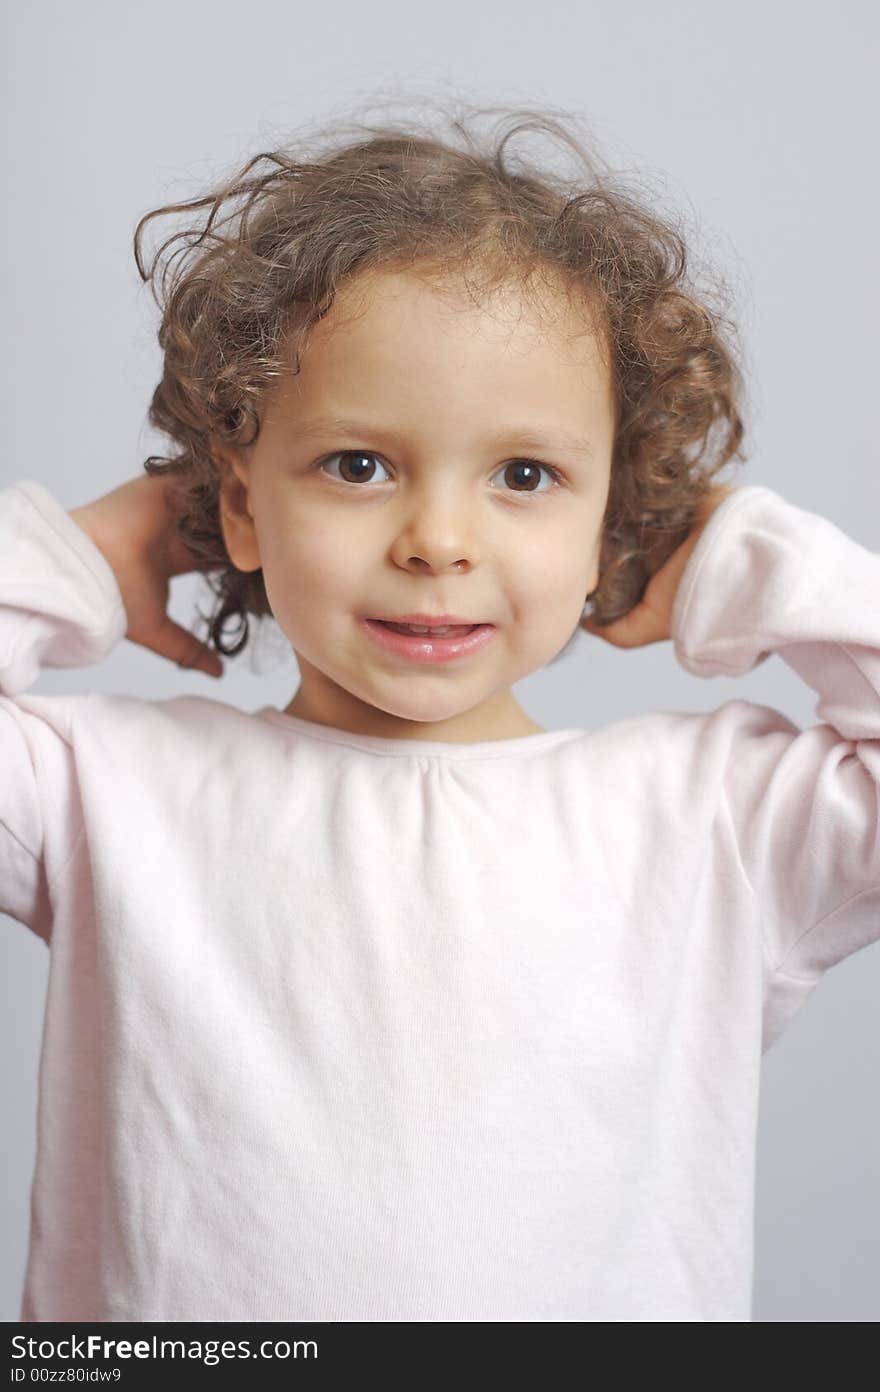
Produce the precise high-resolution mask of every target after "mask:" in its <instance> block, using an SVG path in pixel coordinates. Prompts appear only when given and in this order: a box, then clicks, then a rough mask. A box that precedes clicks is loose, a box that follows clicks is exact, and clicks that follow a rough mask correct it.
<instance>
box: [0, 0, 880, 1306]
mask: <svg viewBox="0 0 880 1392" xmlns="http://www.w3.org/2000/svg"><path fill="white" fill-rule="evenodd" d="M7 14H8V15H9V16H10V17H9V18H8V19H7V20H6V25H5V28H6V33H5V39H6V43H5V45H4V47H5V57H4V59H3V60H2V61H3V64H4V69H5V71H4V73H3V77H4V82H3V96H2V102H3V107H4V111H3V115H4V118H5V120H4V129H5V131H6V140H5V145H4V150H3V188H4V191H5V194H6V199H5V217H4V220H3V227H2V237H3V241H4V246H3V257H2V266H3V275H2V285H3V295H4V311H5V312H4V323H5V325H6V331H5V333H4V335H3V375H4V415H5V419H6V422H7V438H6V446H5V449H4V453H3V458H2V463H0V484H2V485H4V486H5V485H6V484H9V483H11V482H14V481H15V480H17V479H20V478H34V479H37V480H39V481H41V482H42V483H44V484H45V485H46V486H47V487H48V488H49V489H50V490H52V492H53V493H54V494H55V496H56V497H57V498H58V499H59V500H60V501H61V502H62V503H63V504H64V506H66V507H68V508H71V507H75V506H77V505H79V504H82V503H84V502H87V501H89V500H90V499H92V498H94V497H96V496H98V495H99V494H100V493H103V492H106V491H107V490H108V489H110V488H111V487H114V486H115V485H116V484H118V483H121V482H122V481H123V480H124V479H126V478H128V477H131V476H132V475H134V474H136V473H138V472H139V471H140V469H141V462H142V460H143V459H144V458H145V457H146V455H147V454H149V453H150V452H153V451H157V452H161V451H162V449H163V445H164V442H163V440H162V438H161V437H159V436H158V435H155V434H153V433H152V432H150V431H149V430H148V429H147V427H146V425H145V414H146V408H147V404H148V400H149V396H150V393H151V391H152V389H153V386H154V384H155V382H156V380H157V379H158V376H159V371H160V354H159V348H158V344H157V343H156V340H155V328H156V311H155V308H154V305H153V301H152V299H151V297H150V296H149V293H148V291H147V289H146V288H145V287H142V286H141V283H140V280H139V278H138V276H137V272H136V269H135V265H134V260H133V257H132V252H131V238H132V235H133V231H134V226H135V224H136V222H137V219H138V217H139V216H141V214H143V213H144V212H146V211H147V210H148V209H149V208H152V207H155V206H158V205H159V204H160V203H163V202H172V201H174V200H182V199H184V198H187V197H192V196H195V195H196V194H197V193H199V192H201V190H202V186H203V184H204V183H206V182H207V181H208V180H209V179H211V178H212V177H213V176H214V175H216V174H217V173H218V172H220V171H225V170H227V169H228V168H230V167H231V166H232V165H237V164H238V163H243V162H244V160H245V159H246V158H247V157H248V156H249V155H251V154H256V153H257V152H258V151H259V150H262V149H268V148H271V147H272V145H273V144H274V143H280V142H281V141H283V140H284V139H285V137H286V135H288V134H292V133H294V132H295V131H296V129H297V126H298V123H300V122H308V123H312V122H314V121H315V120H322V119H323V118H324V117H326V116H329V115H332V114H337V113H339V112H340V111H341V112H342V113H343V114H344V112H345V109H347V107H348V105H349V104H350V103H352V102H356V101H357V100H358V99H361V98H362V99H367V98H369V97H371V96H372V97H380V98H381V97H386V96H387V97H391V98H404V99H407V100H410V101H412V102H414V103H416V104H417V103H418V101H419V99H420V98H426V99H429V100H432V101H438V100H439V101H443V100H445V99H452V100H455V99H461V100H464V101H468V102H476V103H479V104H498V103H501V104H504V105H506V106H516V105H519V104H521V103H545V104H549V105H551V106H557V107H561V108H564V109H571V110H573V111H575V112H577V113H578V114H579V115H580V116H581V117H582V118H583V119H584V120H586V121H587V122H588V123H589V125H590V128H591V129H592V131H593V132H594V134H595V137H596V139H597V141H598V143H599V146H600V149H601V151H602V152H603V153H604V155H605V158H606V159H607V160H608V161H609V162H610V163H611V164H612V165H614V166H615V167H616V168H620V169H624V170H627V171H631V172H632V173H637V172H638V171H645V173H646V175H647V177H648V178H649V179H650V181H651V184H652V187H653V188H654V190H655V194H656V196H657V197H658V199H659V200H661V201H662V202H663V206H665V207H667V208H675V209H678V210H679V211H680V212H682V213H683V215H684V216H686V217H687V218H688V219H689V220H690V223H691V225H692V236H693V238H694V241H695V244H697V245H698V246H699V247H701V248H702V250H703V251H704V252H705V253H706V254H707V255H708V256H709V257H710V258H711V260H712V262H713V263H714V264H715V265H716V266H717V267H718V268H719V269H720V270H721V271H722V273H723V274H724V275H725V276H726V278H727V279H728V281H729V283H730V284H731V286H732V287H733V290H734V292H735V296H736V309H737V314H738V319H739V323H740V326H741V333H742V336H743V340H744V343H745V346H746V351H747V361H746V367H747V373H748V380H749V389H750V398H749V403H748V416H747V423H748V427H749V440H748V444H749V452H750V460H749V462H748V463H747V464H746V466H745V467H743V468H740V469H739V470H738V472H737V473H736V475H735V481H736V482H740V483H746V482H756V483H766V484H768V485H770V486H771V487H773V488H775V489H777V490H778V491H780V492H781V493H783V494H784V495H785V496H786V497H788V498H790V499H791V500H792V501H793V502H795V503H797V504H799V505H800V506H802V507H805V508H808V509H810V510H812V511H815V512H819V513H821V514H823V515H824V516H826V517H828V518H830V519H831V520H832V521H833V522H835V523H836V524H837V525H838V526H840V527H841V528H843V529H844V530H845V531H846V532H848V533H849V535H850V536H852V537H853V538H855V539H856V540H858V541H860V542H861V543H862V544H863V545H865V546H867V547H869V548H870V549H872V550H875V551H880V524H878V512H877V502H878V491H877V451H876V427H875V420H874V414H875V403H876V399H877V395H876V393H877V387H876V376H877V367H878V355H877V351H876V347H875V339H876V323H877V312H878V296H877V245H878V223H877V185H876V144H877V134H878V132H877V122H876V106H875V91H876V74H875V68H876V55H877V39H878V32H877V30H878V21H877V18H876V16H877V10H876V7H875V6H869V5H868V4H867V3H865V4H858V3H853V2H852V0H844V3H837V4H834V5H830V4H828V5H817V4H810V3H806V4H805V3H797V4H795V3H779V4H768V3H766V0H763V2H762V3H760V4H758V3H755V0H740V2H739V3H738V4H737V5H736V6H735V7H734V8H733V9H731V7H730V5H729V4H726V3H725V4H721V3H706V0H702V2H701V3H688V4H683V3H681V2H680V0H679V3H672V4H671V5H669V4H668V5H657V4H652V3H648V0H629V3H627V4H626V5H621V4H620V3H619V0H602V3H596V0H580V3H579V4H577V5H572V4H571V3H570V0H545V2H544V3H541V4H539V5H533V4H524V3H519V2H518V0H483V3H482V4H480V5H474V4H473V3H467V4H462V3H461V0H444V4H443V6H442V7H441V8H439V9H432V8H430V7H429V8H425V9H421V10H420V9H419V8H418V7H414V6H412V5H409V4H406V5H404V4H400V5H398V4H392V3H388V0H374V3H373V4H371V5H368V6H364V5H361V4H353V3H351V0H337V3H336V4H334V5H333V6H327V7H318V9H317V10H316V9H314V8H313V7H311V6H309V7H306V6H304V5H294V4H291V3H290V0H284V2H283V3H281V2H280V0H278V2H277V3H276V2H275V0H250V3H248V4H247V5H246V6H244V7H242V6H240V5H237V4H235V5H234V4H231V3H227V0H211V3H207V0H206V2H205V3H180V0H175V3H173V4H169V3H168V0H153V2H152V3H151V4H149V5H148V6H145V7H140V6H137V7H136V6H134V5H128V4H122V5H115V4H112V3H97V0H91V2H90V3H88V2H87V3H79V4H77V5H76V6H69V5H66V4H62V3H58V2H57V0H56V3H51V4H47V3H42V4H41V3H35V4H33V5H32V6H30V7H28V8H26V9H25V8H22V7H17V12H16V14H15V17H14V19H13V18H12V17H11V11H7ZM398 110H399V107H398ZM523 148H524V149H525V148H526V147H525V146H524V147H523ZM533 148H534V147H533ZM156 226H157V224H154V225H153V233H152V239H151V240H149V241H148V248H152V247H153V246H154V245H156V240H155V238H156V235H157V234H156V232H155V229H156ZM158 226H159V231H160V232H164V235H166V236H167V235H169V233H170V231H171V230H173V229H172V227H171V226H169V225H168V224H167V223H165V222H160V223H159V224H158ZM196 599H201V601H202V603H203V605H204V602H205V600H206V599H207V594H206V593H205V592H204V590H203V589H202V582H201V581H199V580H198V579H197V578H196V577H180V578H179V579H178V580H175V581H174V582H173V586H172V603H171V610H172V613H173V615H174V617H175V618H176V619H177V620H178V621H179V622H182V623H191V622H192V619H193V606H194V603H195V601H196ZM852 600H853V603H854V604H856V603H857V602H858V596H857V595H853V596H852ZM272 627H273V625H269V626H268V627H267V630H266V633H267V638H268V639H271V637H272V632H271V629H272ZM275 633H276V635H277V633H278V630H277V629H275ZM271 650H272V644H271V643H269V644H268V645H267V647H266V648H265V651H266V652H271ZM288 652H289V649H288ZM209 680H210V679H209V678H207V677H204V676H201V675H199V674H197V673H181V672H179V671H178V670H177V669H176V668H174V667H172V666H171V665H170V664H167V663H163V661H162V660H161V659H160V658H158V657H156V656H154V655H153V654H151V653H148V652H146V651H145V650H144V649H141V648H139V647H136V646H134V645H133V644H131V643H129V642H126V641H123V642H122V643H121V644H120V645H119V647H118V648H117V649H116V650H115V651H114V652H113V653H112V654H111V656H110V657H109V658H108V659H107V661H106V662H104V663H103V664H102V665H101V666H100V667H96V668H91V669H86V670H78V671H47V672H45V673H44V674H43V675H42V676H41V677H40V679H39V681H38V682H37V683H36V685H35V687H34V688H33V690H34V691H35V692H39V693H63V692H73V691H82V690H86V689H93V690H100V691H106V692H116V693H129V694H135V693H136V694H138V695H141V696H146V697H150V698H153V697H155V698H164V697H170V696H173V695H177V694H180V693H185V692H196V693H201V694H207V695H210V696H211V697H212V698H213V699H219V698H225V699H227V700H228V701H230V702H231V703H233V704H235V705H237V706H240V707H242V708H246V709H250V710H253V709H256V708H257V707H259V706H262V705H266V704H273V705H277V706H279V707H283V706H284V705H286V703H287V701H288V700H289V698H290V696H291V694H292V692H293V691H294V689H295V687H296V684H297V680H298V678H297V673H296V666H295V662H294V660H293V658H292V656H289V657H284V656H283V654H282V657H281V660H280V661H279V655H278V647H277V644H276V645H275V656H274V657H273V658H272V660H271V661H265V660H263V659H262V658H260V659H259V660H254V658H248V657H246V656H244V657H242V658H239V659H238V660H237V661H235V662H232V663H230V664H229V665H228V668H227V677H226V679H225V686H224V687H222V688H221V687H220V686H219V685H217V684H215V683H212V684H210V685H209V684H208V683H209ZM518 693H519V695H520V696H521V698H522V700H523V703H524V705H525V707H526V709H527V710H528V711H529V713H530V714H531V715H532V716H533V717H534V718H535V720H537V721H538V722H539V723H540V724H542V725H544V726H545V727H546V728H548V729H549V728H556V727H562V726H570V725H582V726H597V725H602V724H605V723H607V722H608V721H611V720H614V719H617V718H620V717H623V716H628V715H630V714H634V713H638V712H640V711H645V710H647V709H659V708H678V709H681V710H690V711H697V710H705V709H708V708H711V707H715V706H717V705H719V704H720V703H721V702H722V701H724V700H727V699H729V698H730V697H732V696H734V695H738V696H740V697H743V698H746V699H751V700H755V701H758V702H762V703H767V704H771V705H775V706H777V707H778V708H779V709H781V710H783V711H784V712H785V713H786V714H787V715H788V716H789V717H790V718H792V719H793V720H795V721H796V722H797V723H798V724H799V725H802V726H803V725H811V724H814V723H815V713H814V712H815V697H814V693H813V692H812V691H811V690H810V689H809V688H806V687H805V685H804V684H803V682H802V681H800V679H799V678H798V677H797V676H796V675H795V674H794V673H793V672H792V671H791V670H790V669H788V668H786V667H785V665H784V664H783V662H782V661H781V659H780V658H778V657H771V658H770V659H769V660H768V661H767V662H766V663H765V664H763V666H762V667H761V668H760V669H759V670H758V671H756V672H754V673H750V674H749V675H747V676H746V677H744V678H740V679H738V680H736V681H734V680H729V679H725V678H710V679H706V680H700V679H697V678H694V677H693V676H691V675H690V674H688V673H686V672H684V671H683V670H682V669H680V668H679V667H678V666H677V664H676V662H675V660H674V656H673V652H672V648H671V645H670V644H668V643H664V644H655V645H652V646H650V647H648V648H645V649H643V650H641V651H635V652H629V653H627V652H623V651H618V650H615V649H612V648H611V647H610V646H609V645H608V644H603V643H600V642H599V641H598V640H595V639H592V638H589V637H588V636H586V635H582V636H581V637H580V638H579V640H578V643H577V644H576V645H575V647H574V649H573V650H572V652H571V653H570V655H568V656H567V657H566V658H565V659H563V660H562V661H561V662H560V663H558V664H557V665H556V666H555V667H554V668H553V669H552V670H544V671H542V672H539V673H536V674H535V675H533V676H531V677H529V678H528V679H527V680H526V681H524V682H522V683H521V684H520V686H519V688H518ZM0 776H2V775H0ZM0 952H2V958H3V961H2V972H0V976H2V993H3V994H2V1026H0V1028H2V1035H3V1038H2V1057H3V1060H4V1066H3V1068H2V1070H0V1106H2V1114H3V1119H4V1125H3V1133H2V1135H3V1139H2V1165H3V1182H2V1185H0V1204H2V1237H3V1243H2V1259H0V1318H3V1319H6V1320H16V1319H17V1318H18V1312H19V1299H20V1293H21V1284H22V1279H23V1274H24V1264H25V1256H26V1244H27V1224H28V1205H29V1194H30V1182H31V1174H32V1168H33V1162H34V1154H35V1108H36V1096H37V1092H36V1088H37V1068H38V1062H39V1048H40V1039H41V1031H42V1017H43V1006H44V998H45V988H46V980H47V968H48V952H47V950H46V948H45V946H44V945H43V944H42V943H41V942H40V941H38V940H37V939H36V938H35V937H33V936H32V935H31V934H30V933H29V932H28V930H27V929H25V928H23V927H22V926H21V925H20V924H17V923H14V922H12V921H11V920H9V919H8V918H7V919H4V920H3V922H2V927H0ZM878 1001H880V952H878V951H877V950H876V949H875V948H869V949H867V950H864V951H863V952H861V953H859V954H856V955H855V956H853V957H851V958H849V959H848V960H847V961H845V962H843V963H842V964H840V965H839V966H838V967H837V968H836V969H834V970H833V971H832V972H831V973H829V974H828V975H827V976H826V978H825V980H824V981H823V982H822V983H821V985H820V986H819V988H818V990H817V991H816V992H815V993H814V994H813V996H812V997H810V999H809V1000H808V1001H807V1003H806V1004H805V1006H804V1007H803V1009H802V1011H801V1013H800V1014H799V1015H798V1016H797V1017H796V1018H795V1019H794V1020H793V1021H792V1022H791V1023H790V1025H789V1026H788V1029H787V1031H786V1033H785V1035H784V1036H783V1037H782V1039H781V1040H780V1041H779V1042H778V1043H777V1044H776V1045H775V1046H774V1048H773V1049H772V1050H771V1051H770V1052H769V1053H768V1055H767V1057H766V1059H765V1063H764V1083H763V1093H762V1103H761V1117H760V1129H759V1137H758V1151H759V1154H758V1192H757V1217H756V1257H755V1305H754V1318H755V1319H756V1320H758V1321H773V1320H809V1321H813V1320H822V1321H828V1320H858V1321H866V1320H867V1321H874V1320H876V1319H877V1318H878V1316H880V1277H878V1271H880V1213H878V1202H877V1189H878V1184H877V1180H878V1173H880V1167H878V1154H880V1143H878V1101H877V1086H876V1078H877V1075H878V1064H880V1046H878V1029H877V1019H878V1010H877V1003H878Z"/></svg>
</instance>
